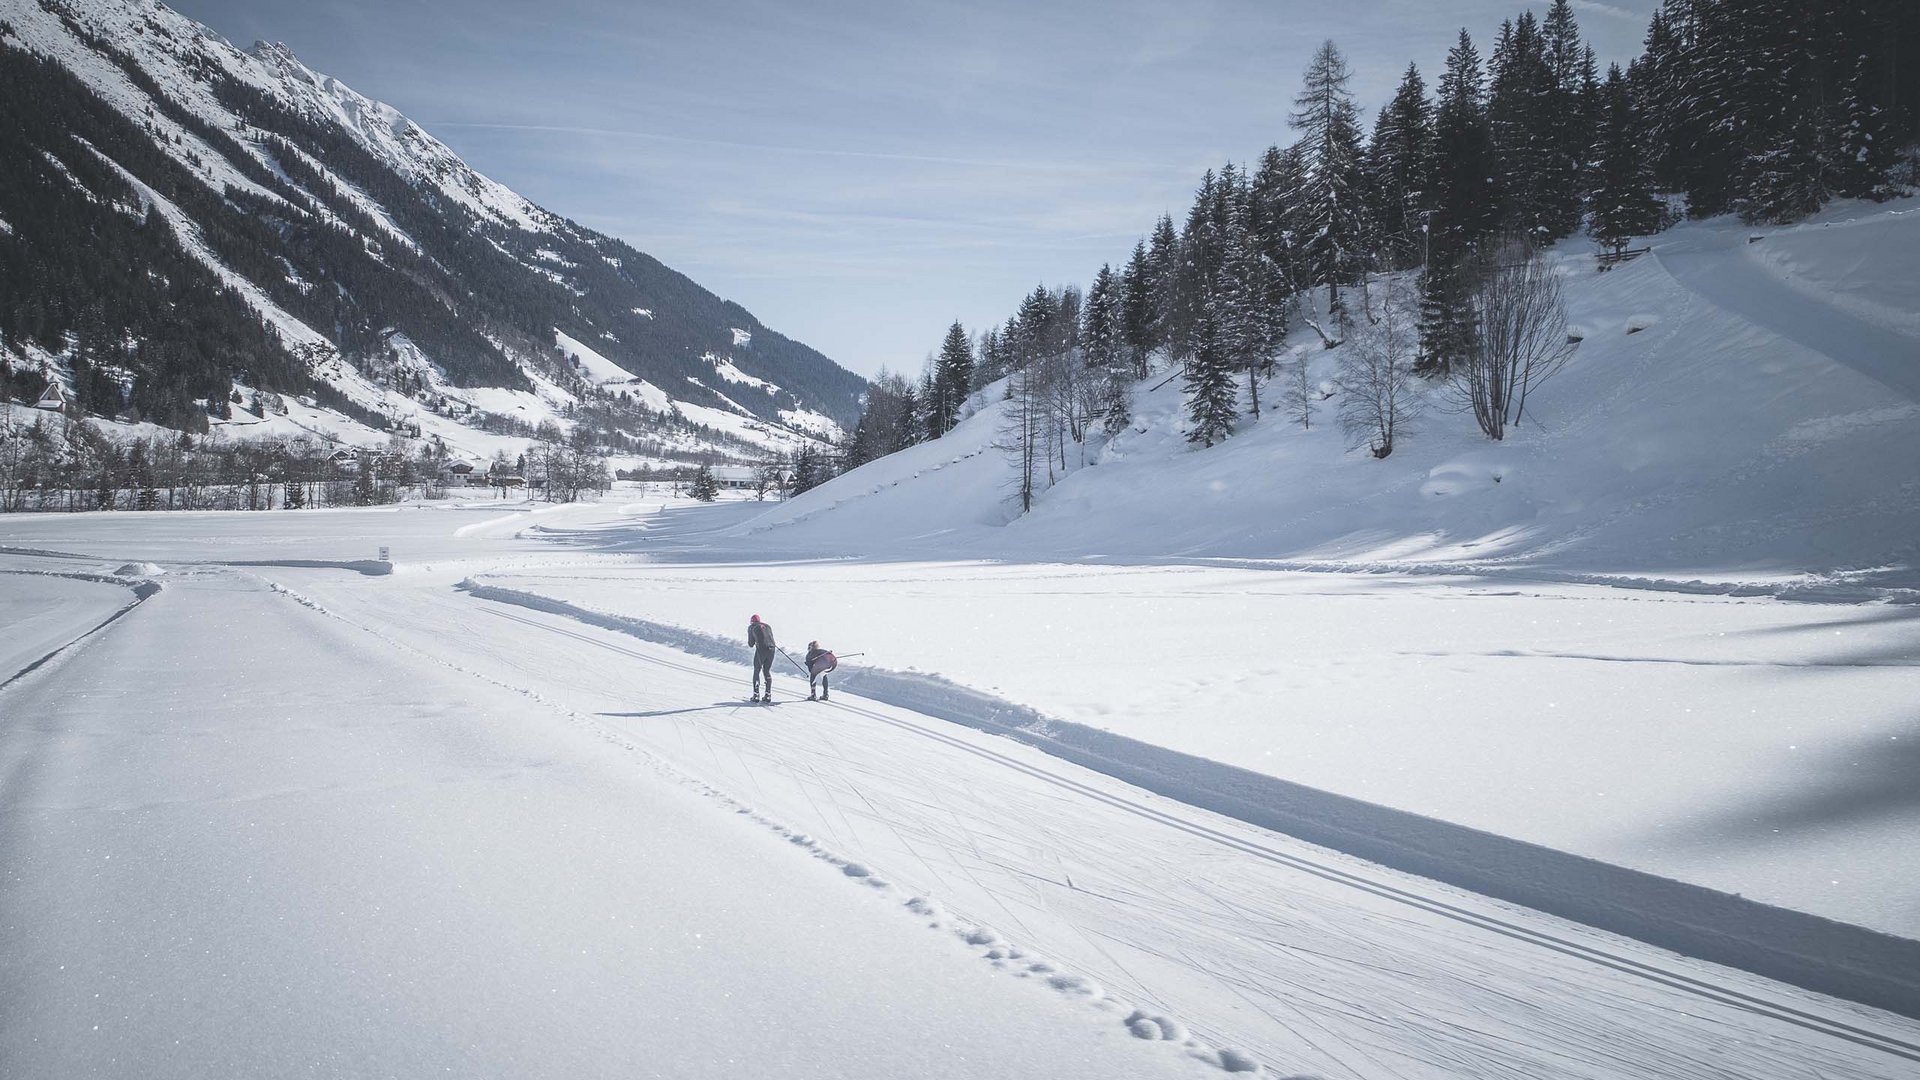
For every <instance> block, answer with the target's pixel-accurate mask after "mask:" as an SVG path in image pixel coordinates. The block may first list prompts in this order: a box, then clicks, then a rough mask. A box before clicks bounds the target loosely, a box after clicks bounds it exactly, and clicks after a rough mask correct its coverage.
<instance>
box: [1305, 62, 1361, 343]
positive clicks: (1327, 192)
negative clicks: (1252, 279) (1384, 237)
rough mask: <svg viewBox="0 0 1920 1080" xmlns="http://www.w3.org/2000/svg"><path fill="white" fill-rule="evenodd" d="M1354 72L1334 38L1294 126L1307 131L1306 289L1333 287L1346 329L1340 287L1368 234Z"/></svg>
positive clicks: (1334, 310) (1334, 307)
mask: <svg viewBox="0 0 1920 1080" xmlns="http://www.w3.org/2000/svg"><path fill="white" fill-rule="evenodd" d="M1351 78H1352V73H1351V72H1350V71H1349V70H1348V69H1347V61H1346V58H1345V57H1344V56H1342V55H1340V50H1339V48H1338V47H1337V46H1335V45H1334V43H1333V42H1331V41H1326V42H1322V43H1321V45H1320V48H1319V50H1318V51H1317V52H1315V53H1314V56H1313V60H1312V62H1311V63H1309V64H1308V66H1307V72H1306V76H1305V78H1304V79H1303V81H1302V84H1301V88H1300V94H1299V96H1297V97H1295V98H1294V99H1293V104H1294V111H1293V114H1292V116H1290V117H1289V118H1288V122H1289V123H1291V124H1292V125H1293V127H1294V128H1295V129H1296V130H1298V131H1299V132H1300V139H1299V146H1300V150H1301V153H1300V160H1301V165H1302V167H1303V174H1302V176H1301V182H1300V188H1299V192H1298V195H1297V197H1296V198H1297V206H1298V209H1299V213H1300V215H1301V223H1302V226H1303V232H1302V234H1301V235H1300V237H1299V250H1300V255H1299V257H1300V260H1301V263H1302V264H1303V265H1304V266H1305V267H1306V275H1307V276H1306V279H1305V281H1304V282H1303V284H1305V285H1309V286H1311V285H1325V286H1326V287H1327V308H1328V311H1329V312H1330V313H1331V314H1332V316H1333V317H1334V319H1335V320H1336V322H1339V323H1341V324H1342V325H1344V321H1345V318H1346V308H1345V304H1344V303H1343V302H1342V300H1341V299H1340V286H1341V285H1343V284H1346V283H1348V282H1349V281H1351V280H1352V279H1353V277H1354V275H1355V274H1356V273H1357V272H1358V271H1359V269H1360V254H1361V251H1362V248H1363V246H1364V241H1363V237H1364V233H1365V197H1364V196H1365V175H1364V172H1363V170H1362V163H1363V154H1362V151H1361V146H1360V121H1359V112H1358V110H1357V109H1356V108H1355V106H1354V103H1353V95H1352V93H1351V92H1350V91H1349V90H1348V89H1347V83H1348V81H1349V80H1350V79H1351Z"/></svg>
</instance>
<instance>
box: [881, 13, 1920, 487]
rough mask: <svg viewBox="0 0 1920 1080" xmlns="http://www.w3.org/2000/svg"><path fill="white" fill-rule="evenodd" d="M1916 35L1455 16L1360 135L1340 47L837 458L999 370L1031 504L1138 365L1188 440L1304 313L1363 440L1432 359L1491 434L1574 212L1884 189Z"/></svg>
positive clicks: (1551, 297) (1680, 19) (1384, 440)
mask: <svg viewBox="0 0 1920 1080" xmlns="http://www.w3.org/2000/svg"><path fill="white" fill-rule="evenodd" d="M1916 55H1920V5H1916V4H1912V3H1911V2H1909V0H1850V2H1849V3H1846V4H1837V5H1815V4H1802V3H1796V2H1793V0H1664V2H1663V4H1662V6H1661V8H1660V9H1659V10H1658V11H1657V12H1656V13H1655V15H1654V16H1653V20H1652V24H1651V26H1650V27H1649V29H1648V32H1647V35H1646V51H1645V53H1644V55H1642V56H1641V57H1639V58H1638V59H1636V60H1635V61H1633V62H1632V63H1631V64H1630V65H1629V66H1628V67H1627V68H1626V69H1625V70H1622V69H1621V68H1620V67H1619V66H1617V65H1615V66H1611V67H1609V69H1608V70H1607V71H1606V72H1605V73H1604V74H1602V73H1601V72H1600V71H1599V66H1598V64H1597V62H1596V60H1595V57H1594V53H1593V50H1592V49H1591V48H1590V47H1588V46H1587V45H1586V44H1585V43H1584V42H1583V40H1582V38H1581V35H1580V30H1579V26H1578V24H1577V22H1576V20H1575V18H1574V15H1573V10H1572V5H1571V4H1570V3H1569V2H1568V0H1553V2H1552V3H1551V5H1550V6H1549V7H1548V9H1547V13H1546V15H1545V17H1544V18H1536V16H1535V15H1534V14H1533V13H1532V12H1531V11H1528V12H1525V13H1522V14H1520V15H1519V16H1517V17H1516V18H1513V19H1510V20H1508V21H1506V22H1505V23H1503V24H1502V25H1501V26H1500V28H1499V31H1498V33H1497V34H1496V35H1495V37H1494V39H1493V44H1492V47H1491V50H1490V53H1489V54H1488V56H1487V58H1486V59H1485V60H1484V61H1483V60H1482V54H1481V51H1480V48H1479V46H1478V45H1476V43H1475V42H1474V40H1473V38H1472V36H1471V35H1470V34H1469V33H1468V31H1466V30H1462V31H1461V32H1460V35H1459V38H1458V39H1457V41H1456V42H1455V43H1454V45H1453V47H1452V49H1451V50H1450V51H1449V53H1448V55H1447V58H1446V64H1445V68H1444V70H1443V71H1442V72H1441V75H1440V78H1439V81H1438V85H1437V88H1436V91H1435V92H1434V93H1431V94H1430V93H1429V91H1428V86H1427V81H1426V79H1425V77H1424V76H1423V75H1422V74H1421V72H1420V71H1419V69H1418V68H1417V67H1415V66H1413V65H1409V66H1408V68H1407V70H1406V73H1405V75H1404V76H1403V77H1402V79H1401V80H1400V83H1399V85H1398V88H1397V89H1396V91H1395V93H1394V94H1393V96H1392V98H1391V99H1390V100H1389V101H1388V102H1387V103H1386V105H1385V106H1384V107H1382V108H1381V109H1380V110H1379V112H1378V114H1377V115H1376V117H1375V119H1374V123H1373V127H1372V131H1371V133H1370V134H1369V133H1366V132H1363V130H1362V123H1361V117H1360V111H1359V108H1358V106H1357V105H1356V104H1355V102H1354V100H1353V97H1352V94H1351V93H1350V91H1349V89H1348V82H1349V79H1350V76H1349V72H1348V68H1347V65H1346V61H1345V59H1344V57H1343V56H1342V55H1341V54H1340V52H1339V50H1338V49H1337V48H1336V47H1335V46H1334V45H1333V43H1331V42H1328V43H1326V44H1324V45H1323V46H1322V47H1321V48H1320V50H1319V51H1318V52H1317V53H1316V55H1315V56H1314V58H1313V61H1312V63H1311V65H1310V66H1309V68H1308V70H1307V72H1306V75H1305V78H1304V80H1303V85H1302V88H1301V91H1300V93H1299V95H1298V97H1296V99H1295V103H1294V104H1295V108H1294V112H1293V114H1292V116H1291V117H1290V122H1291V126H1292V127H1293V129H1294V130H1295V132H1296V134H1297V137H1296V139H1295V141H1293V142H1292V143H1291V144H1289V145H1286V146H1278V145H1276V146H1274V147H1271V148H1269V149H1268V150H1267V151H1266V152H1265V153H1264V154H1262V155H1261V156H1260V158H1259V160H1258V161H1257V162H1256V163H1254V164H1253V165H1252V166H1250V167H1248V166H1240V165H1236V164H1233V163H1228V164H1227V165H1225V166H1223V167H1222V168H1221V169H1219V170H1218V171H1209V172H1208V173H1207V174H1206V175H1205V176H1204V177H1203V178H1202V180H1201V182H1200V186H1199V190H1198V192H1197V193H1196V196H1195V198H1194V202H1193V205H1192V207H1191V208H1190V209H1189V211H1188V212H1187V214H1186V217H1185V220H1184V222H1182V223H1180V224H1176V223H1175V221H1174V219H1173V218H1172V217H1171V216H1163V217H1162V218H1161V219H1160V220H1159V221H1158V222H1157V223H1156V224H1155V226H1154V228H1153V230H1152V231H1151V233H1150V234H1149V235H1148V236H1147V237H1145V238H1143V239H1142V240H1140V241H1139V242H1138V243H1136V245H1135V246H1134V249H1133V251H1132V253H1131V255H1130V257H1129V258H1128V259H1127V260H1126V261H1125V262H1124V263H1123V264H1121V265H1119V266H1113V265H1108V266H1102V267H1101V268H1100V269H1099V271H1098V272H1097V273H1096V274H1095V275H1094V277H1093V282H1092V285H1091V286H1090V287H1088V288H1087V289H1086V291H1085V292H1084V293H1083V292H1082V291H1081V290H1080V289H1079V288H1078V287H1075V286H1065V287H1055V288H1046V287H1040V288H1036V289H1035V290H1034V291H1033V292H1032V293H1030V294H1029V295H1028V296H1027V297H1026V298H1025V299H1023V300H1022V301H1021V304H1020V306H1019V309H1018V310H1017V311H1016V312H1015V313H1014V314H1013V315H1012V316H1011V317H1010V318H1009V319H1008V320H1007V321H1006V322H1005V323H1004V324H1002V325H1000V326H995V327H989V328H987V329H985V330H984V331H982V332H980V333H979V334H978V335H977V336H975V337H970V336H969V335H968V333H967V331H966V330H965V328H964V327H962V326H961V325H959V324H957V323H956V324H955V325H953V326H952V327H951V328H949V330H948V332H947V335H946V338H945V340H944V341H943V342H942V344H941V347H940V349H939V351H938V354H937V355H934V356H930V357H929V358H928V361H927V363H926V365H925V367H924V369H923V371H922V373H921V375H920V377H919V378H918V379H917V380H913V379H909V378H907V377H904V376H900V375H883V376H882V377H881V378H880V379H878V380H877V381H876V382H875V384H874V386H873V388H872V389H871V391H870V393H869V396H868V401H867V403H866V408H865V411H864V414H863V415H862V417H861V419H860V421H859V424H858V425H857V426H856V428H855V431H854V433H853V437H852V440H851V442H850V443H849V445H848V446H847V447H846V452H845V455H844V457H845V461H846V463H847V464H848V465H850V466H851V465H858V464H861V463H863V462H864V461H868V460H872V459H873V458H875V457H879V456H882V455H884V454H887V453H891V452H893V451H895V450H898V449H900V448H902V447H904V446H909V445H912V444H914V443H916V442H919V441H921V440H924V439H929V438H938V437H940V436H941V435H942V434H944V433H945V432H946V431H947V430H949V429H950V428H951V427H952V426H953V424H954V423H955V422H956V420H957V419H958V418H959V410H960V408H961V406H962V403H963V402H964V401H965V400H966V398H967V396H968V394H970V393H973V392H976V391H978V390H979V389H980V388H982V387H983V386H985V385H987V384H989V383H992V382H994V381H995V380H998V379H1000V378H1003V377H1007V376H1012V379H1011V381H1010V384H1009V397H1010V399H1011V400H1010V404H1009V406H1008V410H1007V412H1008V416H1009V421H1008V425H1009V429H1008V430H1007V431H1005V432H1003V433H1002V442H1003V445H1005V446H1006V447H1007V448H1008V451H1009V453H1010V454H1011V455H1012V456H1013V458H1014V461H1015V464H1016V466H1017V467H1018V480H1017V485H1018V489H1019V490H1018V494H1019V497H1020V499H1021V501H1022V504H1023V506H1026V505H1030V503H1031V500H1032V496H1033V493H1034V490H1035V488H1036V486H1037V485H1043V484H1045V483H1047V482H1050V480H1051V479H1052V476H1053V474H1054V473H1055V472H1057V471H1059V470H1064V469H1067V468H1069V467H1070V465H1071V460H1070V457H1071V455H1072V454H1073V448H1074V447H1076V446H1082V447H1083V446H1084V444H1085V439H1086V437H1087V435H1088V433H1089V432H1090V431H1093V430H1097V429H1105V430H1107V431H1117V430H1120V429H1121V428H1124V427H1125V426H1126V425H1127V423H1128V422H1129V421H1130V417H1129V416H1128V415H1127V410H1128V400H1129V393H1130V389H1131V386H1132V384H1133V383H1134V382H1136V381H1138V380H1139V379H1142V378H1145V377H1147V376H1148V375H1149V373H1150V372H1151V371H1154V370H1164V369H1167V368H1175V369H1177V371H1178V375H1179V376H1183V377H1184V379H1185V384H1184V385H1185V390H1186V395H1187V401H1188V418H1189V425H1188V435H1189V438H1190V439H1191V440H1192V441H1193V442H1195V443H1196V444H1199V445H1202V446H1207V445H1212V444H1213V443H1216V442H1218V441H1220V440H1221V439H1224V438H1227V437H1229V436H1230V435H1231V434H1232V433H1233V430H1234V427H1235V425H1236V424H1237V423H1238V422H1239V420H1240V417H1241V415H1242V411H1241V409H1242V400H1241V394H1240V391H1239V386H1240V384H1241V383H1244V385H1245V389H1246V396H1245V402H1246V406H1247V408H1248V409H1250V411H1251V412H1252V414H1253V415H1254V416H1256V417H1257V416H1258V415H1260V412H1261V409H1262V407H1263V403H1262V401H1261V390H1262V387H1263V385H1264V384H1267V383H1268V382H1269V380H1271V379H1273V378H1274V376H1275V375H1276V354H1277V353H1278V351H1279V349H1280V347H1281V344H1282V342H1283V341H1284V340H1285V338H1286V337H1287V335H1288V333H1289V332H1290V331H1291V330H1293V329H1295V328H1296V327H1306V328H1310V329H1312V330H1313V331H1314V333H1315V334H1316V335H1317V336H1318V337H1319V339H1320V340H1321V342H1322V343H1323V344H1325V345H1326V346H1328V347H1332V346H1334V345H1338V344H1340V343H1342V342H1343V341H1347V340H1348V339H1349V337H1350V336H1352V337H1353V341H1352V344H1353V345H1354V346H1355V347H1354V348H1352V349H1349V350H1347V352H1346V353H1345V354H1343V360H1342V370H1341V377H1340V379H1339V389H1340V391H1341V393H1342V395H1343V400H1342V401H1341V402H1340V404H1339V405H1338V407H1337V411H1338V414H1339V416H1340V419H1341V420H1342V422H1343V423H1345V424H1346V426H1347V427H1348V430H1349V431H1350V432H1352V433H1353V434H1354V437H1355V441H1356V442H1357V443H1360V444H1364V445H1366V446H1368V447H1369V448H1370V449H1371V450H1372V452H1373V453H1375V454H1376V455H1378V456H1382V457H1384V456H1386V455H1387V454H1388V453H1391V452H1392V449H1393V445H1394V437H1395V435H1396V433H1397V432H1398V431H1399V430H1401V428H1402V426H1403V424H1404V421H1405V420H1406V419H1407V418H1408V417H1409V416H1410V414H1411V412H1412V411H1413V410H1414V409H1417V407H1418V405H1419V401H1420V399H1421V397H1422V396H1423V395H1422V394H1421V393H1419V392H1417V391H1418V390H1419V389H1420V386H1421V383H1422V382H1428V383H1435V382H1437V383H1440V384H1442V385H1443V386H1444V387H1446V388H1447V389H1448V390H1450V391H1451V392H1452V393H1453V395H1454V397H1455V398H1456V399H1457V401H1458V404H1459V405H1460V406H1461V409H1462V411H1464V412H1467V413H1470V414H1471V415H1472V416H1473V417H1474V418H1475V420H1476V422H1477V423H1478V425H1479V426H1480V428H1481V430H1482V431H1484V432H1485V433H1486V434H1487V435H1488V436H1489V437H1491V438H1500V437H1502V436H1503V435H1504V433H1505V431H1506V429H1507V428H1508V427H1509V426H1510V425H1512V424H1514V423H1518V422H1519V421H1520V418H1521V417H1522V415H1523V410H1524V408H1525V402H1526V397H1527V395H1528V393H1530V392H1531V390H1532V389H1534V388H1535V387H1537V385H1538V383H1539V382H1540V381H1542V380H1543V379H1544V378H1546V377H1547V376H1550V375H1551V374H1552V372H1553V371H1554V370H1557V368H1558V367H1559V365H1560V364H1561V363H1564V361H1565V359H1566V349H1567V347H1568V345H1569V343H1568V342H1566V340H1565V337H1564V334H1563V333H1562V334H1561V335H1560V337H1559V338H1558V339H1557V340H1556V339H1555V334H1556V333H1559V332H1560V331H1563V330H1564V321H1563V319H1561V317H1560V315H1559V296H1558V287H1557V282H1556V281H1555V280H1554V279H1553V278H1552V276H1551V275H1549V274H1546V273H1544V271H1543V268H1542V267H1541V266H1540V264H1539V262H1538V256H1537V252H1538V251H1539V250H1540V249H1541V248H1544V247H1545V246H1546V245H1549V244H1552V243H1554V242H1556V241H1559V240H1563V239H1565V238H1568V237H1570V236H1573V235H1575V234H1577V233H1580V232H1583V231H1584V232H1585V233H1586V234H1587V235H1589V236H1591V237H1592V238H1593V240H1594V241H1595V242H1596V243H1597V244H1598V245H1599V246H1600V247H1601V249H1602V250H1603V251H1604V252H1607V253H1611V254H1612V255H1614V256H1616V257H1617V256H1618V255H1619V254H1621V253H1623V252H1624V251H1625V249H1627V248H1628V247H1630V245H1631V243H1632V241H1633V239H1634V238H1636V237H1644V236H1647V235H1650V234H1652V233H1655V232H1657V231H1659V230H1661V229H1663V228H1666V227H1667V226H1669V225H1671V224H1672V223H1673V222H1674V221H1676V220H1678V219H1679V217H1680V216H1681V215H1682V214H1683V213H1684V214H1686V215H1690V216H1694V217H1705V216H1711V215H1716V214H1722V213H1727V212H1735V213H1738V214H1739V215H1740V216H1741V217H1742V219H1743V220H1745V221H1747V222H1750V223H1755V224H1760V223H1781V222H1790V221H1794V220H1798V219H1800V218H1802V217H1805V216H1806V215H1808V214H1810V213H1812V212H1814V211H1816V210H1818V209H1819V208H1820V207H1821V206H1823V205H1824V204H1825V203H1826V202H1827V201H1829V200H1830V199H1832V198H1835V197H1853V198H1869V199H1881V198H1887V197H1891V196H1893V195H1895V194H1897V193H1899V191H1900V190H1901V188H1902V186H1903V185H1904V184H1908V183H1912V182H1913V181H1914V179H1915V177H1914V168H1915V166H1914V163H1913V161H1912V160H1911V156H1910V152H1909V155H1908V156H1903V155H1902V154H1901V153H1899V152H1898V148H1900V147H1910V146H1911V145H1912V144H1913V142H1914V139H1915V134H1916V129H1915V121H1916V116H1920V73H1916V72H1915V71H1913V70H1910V67H1911V60H1912V58H1913V57H1914V56H1916ZM1382 274H1388V275H1392V277H1391V278H1390V279H1382V278H1380V277H1379V275H1382ZM1410 279H1411V280H1412V281H1413V282H1415V283H1416V284H1414V285H1413V286H1412V288H1407V287H1406V286H1405V285H1404V284H1403V283H1405V282H1407V281H1409V280H1410ZM1382 280H1387V281H1389V282H1390V284H1388V285H1382V284H1381V282H1382ZM1389 292H1390V293H1391V294H1392V295H1376V293H1380V294H1385V293H1389ZM1293 368H1296V369H1297V370H1289V371H1288V372H1286V373H1285V374H1286V378H1285V379H1283V380H1282V382H1281V386H1280V387H1279V390H1280V392H1279V394H1278V395H1277V397H1278V402H1277V403H1278V404H1280V405H1281V406H1282V407H1283V408H1285V409H1286V410H1287V412H1288V413H1289V414H1290V415H1291V416H1292V417H1293V418H1294V419H1296V420H1298V421H1300V422H1302V423H1309V424H1310V423H1311V422H1312V417H1313V414H1314V411H1315V409H1316V405H1317V403H1318V402H1319V401H1320V400H1322V399H1324V397H1325V396H1326V392H1325V391H1323V390H1322V389H1321V388H1319V387H1317V386H1316V385H1313V384H1312V383H1311V382H1310V380H1308V379H1307V376H1306V373H1305V364H1304V361H1302V362H1300V363H1297V364H1295V365H1293ZM1272 396H1274V395H1271V394H1270V397H1272ZM1274 403H1275V402H1273V401H1269V402H1268V403H1267V404H1268V407H1271V405H1272V404H1274Z"/></svg>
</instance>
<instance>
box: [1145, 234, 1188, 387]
mask: <svg viewBox="0 0 1920 1080" xmlns="http://www.w3.org/2000/svg"><path fill="white" fill-rule="evenodd" d="M1180 261H1181V255H1180V234H1179V233H1178V232H1176V231H1175V230H1174V227H1173V216H1172V215H1171V214H1162V215H1160V220H1159V221H1156V222H1154V224H1153V232H1152V234H1150V236H1149V237H1148V240H1147V262H1146V269H1147V296H1148V297H1149V299H1148V301H1147V303H1148V307H1149V309H1150V310H1151V311H1152V314H1153V321H1152V326H1151V327H1150V333H1149V335H1148V340H1149V344H1148V346H1147V349H1148V352H1152V351H1153V350H1155V349H1166V350H1169V351H1170V352H1171V351H1172V350H1173V341H1174V338H1175V337H1176V327H1177V326H1178V324H1179V323H1180V276H1181V270H1180ZM1175 355H1176V356H1177V355H1178V354H1177V353H1176V354H1175Z"/></svg>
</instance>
